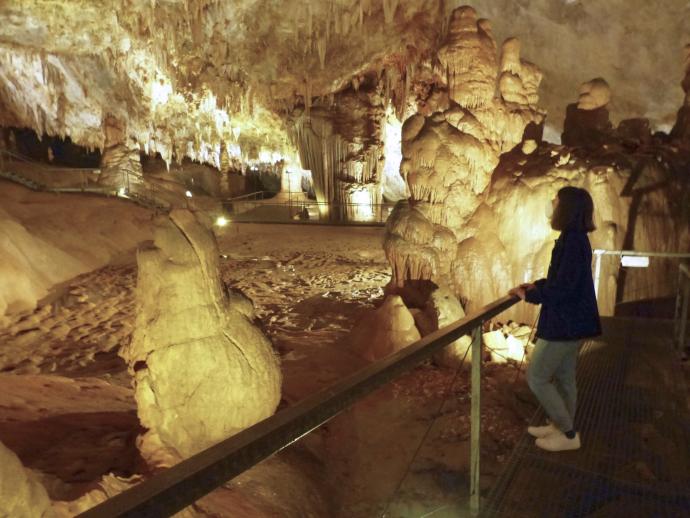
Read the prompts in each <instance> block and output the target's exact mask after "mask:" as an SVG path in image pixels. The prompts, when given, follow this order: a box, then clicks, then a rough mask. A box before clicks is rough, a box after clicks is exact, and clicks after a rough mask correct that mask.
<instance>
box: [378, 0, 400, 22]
mask: <svg viewBox="0 0 690 518" xmlns="http://www.w3.org/2000/svg"><path fill="white" fill-rule="evenodd" d="M382 1H383V17H384V19H385V21H386V24H391V23H393V19H394V18H395V11H396V10H397V9H398V2H399V0H382Z"/></svg>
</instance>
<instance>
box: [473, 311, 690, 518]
mask: <svg viewBox="0 0 690 518" xmlns="http://www.w3.org/2000/svg"><path fill="white" fill-rule="evenodd" d="M604 329H605V333H604V336H603V337H601V339H598V340H593V341H590V342H588V343H587V344H586V345H585V346H584V347H583V349H582V352H581V355H580V361H579V365H578V387H579V403H578V414H577V416H576V425H577V428H578V429H579V430H580V434H581V436H582V442H583V446H582V448H581V449H580V450H578V451H575V452H559V453H549V452H544V451H542V450H539V449H538V448H537V447H536V446H535V445H534V439H533V438H531V437H530V436H529V435H527V433H525V435H524V437H523V438H522V439H521V440H520V442H519V443H518V445H517V447H516V449H515V451H514V453H513V454H512V457H511V459H510V460H509V462H508V465H507V467H506V470H505V471H504V473H503V475H502V476H501V478H500V479H499V480H498V482H497V483H496V485H495V486H494V488H493V490H492V491H491V493H490V494H489V496H488V498H487V501H486V502H484V503H483V512H482V516H487V517H489V516H492V517H493V516H505V517H508V516H509V517H511V518H516V517H549V518H552V517H573V518H574V517H606V518H609V517H619V516H622V517H626V518H636V517H655V518H656V517H688V516H690V413H689V412H688V402H689V400H688V397H687V389H686V387H685V383H684V381H683V377H682V372H681V369H680V366H679V363H678V360H676V356H675V353H674V351H673V349H672V345H671V339H670V336H671V330H670V329H669V324H668V321H665V322H662V321H650V320H643V319H637V320H632V319H607V320H606V321H605V322H604ZM543 422H544V415H543V412H542V411H541V410H540V411H539V412H538V413H537V415H536V416H535V418H534V423H538V424H542V423H543Z"/></svg>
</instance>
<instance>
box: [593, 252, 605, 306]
mask: <svg viewBox="0 0 690 518" xmlns="http://www.w3.org/2000/svg"><path fill="white" fill-rule="evenodd" d="M594 254H595V255H596V257H597V258H596V262H595V265H594V297H595V298H596V299H597V300H599V278H600V277H601V256H602V255H604V251H603V250H595V251H594Z"/></svg>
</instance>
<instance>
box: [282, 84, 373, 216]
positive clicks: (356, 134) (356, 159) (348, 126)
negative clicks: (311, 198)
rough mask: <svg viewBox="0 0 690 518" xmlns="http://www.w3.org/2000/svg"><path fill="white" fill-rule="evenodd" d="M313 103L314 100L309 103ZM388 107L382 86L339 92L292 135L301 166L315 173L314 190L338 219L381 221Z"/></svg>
mask: <svg viewBox="0 0 690 518" xmlns="http://www.w3.org/2000/svg"><path fill="white" fill-rule="evenodd" d="M308 102H310V101H308ZM384 121H385V105H384V100H383V97H382V96H381V94H380V85H377V84H368V85H362V86H360V87H358V89H357V90H356V91H354V90H348V91H345V92H343V93H340V94H338V95H337V96H335V97H334V98H333V100H332V102H329V103H328V104H327V105H324V104H319V105H316V106H310V107H309V108H308V110H307V109H305V111H304V112H302V113H300V114H299V115H298V116H297V117H296V120H295V122H294V128H293V130H292V132H291V134H292V138H293V142H294V143H295V146H296V147H297V149H298V151H299V156H300V161H301V166H302V167H303V168H304V169H309V170H311V172H312V180H313V184H314V192H315V194H316V199H317V201H318V202H320V203H321V204H322V205H321V207H320V208H321V209H322V210H323V211H324V213H323V215H324V216H325V215H326V214H325V212H326V209H327V205H328V204H334V205H335V207H336V210H337V212H336V213H334V214H331V215H330V216H331V217H332V218H334V219H342V220H349V221H369V220H373V219H375V217H377V216H378V214H376V213H375V211H376V210H379V209H378V205H380V203H381V194H382V191H381V180H382V178H383V167H384V156H383V146H384V141H383V124H384Z"/></svg>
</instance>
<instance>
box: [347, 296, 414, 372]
mask: <svg viewBox="0 0 690 518" xmlns="http://www.w3.org/2000/svg"><path fill="white" fill-rule="evenodd" d="M420 338H421V335H420V334H419V331H418V330H417V328H416V327H415V321H414V317H413V316H412V313H410V311H409V310H408V309H407V307H406V306H405V304H404V303H403V300H402V298H401V297H399V296H397V295H392V296H389V297H387V298H386V300H385V301H384V302H383V305H382V306H381V307H380V308H378V309H377V310H376V311H372V312H370V313H367V314H366V315H365V316H364V317H363V318H362V320H361V321H360V322H358V323H357V325H356V326H355V328H354V330H353V332H352V333H351V334H350V340H349V341H350V343H352V344H353V345H354V346H355V347H356V348H357V349H356V352H357V353H358V354H360V355H361V356H362V357H363V358H365V359H367V360H369V361H374V360H378V359H379V358H383V357H384V356H388V355H389V354H393V353H394V352H396V351H399V350H400V349H403V348H405V347H407V346H408V345H410V344H411V343H413V342H416V341H417V340H419V339H420Z"/></svg>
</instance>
